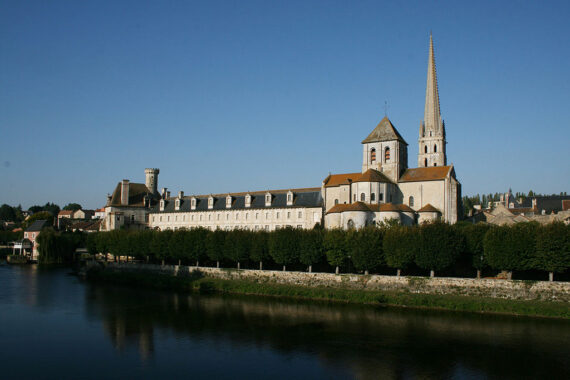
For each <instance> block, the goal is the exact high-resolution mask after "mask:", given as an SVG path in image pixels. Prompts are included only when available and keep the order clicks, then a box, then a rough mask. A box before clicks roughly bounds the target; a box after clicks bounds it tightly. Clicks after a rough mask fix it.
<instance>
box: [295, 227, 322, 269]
mask: <svg viewBox="0 0 570 380" xmlns="http://www.w3.org/2000/svg"><path fill="white" fill-rule="evenodd" d="M323 235H324V232H323V230H322V229H320V228H314V229H312V230H308V231H301V232H300V239H301V241H300V242H299V248H300V251H299V262H300V263H301V264H304V265H307V266H309V265H314V264H317V263H319V262H320V261H321V260H322V259H323V256H324V250H323Z"/></svg>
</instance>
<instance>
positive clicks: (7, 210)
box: [0, 204, 16, 221]
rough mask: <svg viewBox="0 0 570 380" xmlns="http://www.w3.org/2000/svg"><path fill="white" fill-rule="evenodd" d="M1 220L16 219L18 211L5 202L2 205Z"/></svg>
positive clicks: (0, 210)
mask: <svg viewBox="0 0 570 380" xmlns="http://www.w3.org/2000/svg"><path fill="white" fill-rule="evenodd" d="M0 220H4V221H15V220H16V211H15V210H14V208H13V207H12V206H9V205H7V204H3V205H2V206H0Z"/></svg>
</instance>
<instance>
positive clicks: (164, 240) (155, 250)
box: [150, 230, 172, 261]
mask: <svg viewBox="0 0 570 380" xmlns="http://www.w3.org/2000/svg"><path fill="white" fill-rule="evenodd" d="M171 236H172V231H170V230H166V231H154V233H153V236H152V240H151V242H150V252H151V253H152V257H153V259H154V260H156V261H162V260H166V259H168V257H169V252H170V249H169V246H168V242H169V241H170V237H171Z"/></svg>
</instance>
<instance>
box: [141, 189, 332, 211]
mask: <svg viewBox="0 0 570 380" xmlns="http://www.w3.org/2000/svg"><path fill="white" fill-rule="evenodd" d="M271 194H272V200H271V206H265V193H262V194H261V193H258V192H256V193H255V194H251V207H247V208H246V207H245V195H239V196H232V207H231V208H226V197H225V196H223V195H218V196H214V207H213V208H212V209H209V208H208V196H204V195H201V196H197V197H196V209H195V210H191V207H190V205H191V198H192V197H184V198H182V203H181V204H180V209H179V210H175V207H174V206H175V202H176V199H177V198H176V197H171V198H169V199H167V200H166V204H165V205H164V211H160V204H159V205H157V206H155V207H153V208H152V209H151V210H150V212H151V213H167V212H169V213H170V212H200V211H224V210H251V209H271V208H295V207H303V208H308V207H323V198H322V196H321V192H320V191H316V190H315V191H306V192H298V193H296V192H294V191H293V204H292V205H291V206H287V192H279V193H271Z"/></svg>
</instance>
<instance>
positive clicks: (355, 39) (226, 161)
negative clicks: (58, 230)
mask: <svg viewBox="0 0 570 380" xmlns="http://www.w3.org/2000/svg"><path fill="white" fill-rule="evenodd" d="M569 15H570V2H568V1H561V2H554V1H551V2H531V1H525V2H507V1H501V2H496V1H491V2H485V1H480V2H433V3H432V2H427V1H418V2H388V1H386V2H380V1H370V2H367V1H352V2H348V1H290V0H289V1H200V2H190V1H160V2H159V1H153V2H143V1H81V2H78V1H49V2H46V1H5V0H2V1H0V146H1V150H0V203H8V204H13V205H16V204H22V206H24V207H29V206H31V205H33V204H44V203H46V202H48V201H50V202H56V203H58V204H60V205H62V206H63V205H64V204H66V203H69V202H78V203H81V204H83V205H84V206H85V207H88V208H95V207H101V206H103V205H104V202H105V199H106V194H107V193H109V192H112V191H113V189H114V187H115V185H116V184H117V182H118V181H120V180H121V179H123V178H128V179H130V180H131V181H134V182H144V169H145V168H146V167H158V168H160V170H161V173H160V176H159V187H168V188H169V189H170V190H171V191H172V192H173V193H174V192H177V191H178V190H184V191H185V193H186V194H207V193H223V192H230V191H232V192H236V191H254V190H265V189H276V188H295V187H313V186H320V184H321V181H322V179H324V178H325V177H326V176H327V175H328V173H329V172H333V173H342V172H354V171H359V170H360V167H361V159H362V153H361V144H360V141H362V139H364V138H365V137H366V136H367V135H368V133H369V132H370V131H371V130H372V129H373V128H374V127H375V126H376V124H377V123H378V122H379V121H380V119H381V118H382V117H383V116H384V102H385V101H386V102H388V104H389V108H388V116H389V117H390V119H391V120H392V122H393V123H394V124H395V126H396V127H397V128H398V130H399V131H400V133H401V134H402V136H403V137H404V138H405V139H406V140H407V142H408V143H409V148H408V149H409V156H410V159H409V166H410V167H416V166H417V151H418V145H417V139H418V129H419V123H420V120H421V119H422V117H423V110H424V97H425V85H426V83H425V82H426V70H427V57H428V42H429V32H430V30H431V31H433V36H434V42H435V54H436V64H437V70H438V80H439V91H440V101H441V111H442V116H443V118H444V120H445V122H446V127H447V141H448V148H447V149H448V162H450V163H453V164H454V165H455V168H456V173H457V176H458V178H459V180H460V181H461V182H462V184H463V193H464V194H475V193H483V192H484V193H488V192H496V191H506V190H507V189H508V188H509V187H512V188H513V191H528V190H529V189H532V190H534V191H535V192H543V193H553V192H556V193H558V192H560V191H570V157H569V155H570V154H569V151H570V137H569V134H568V129H569V126H570V125H569V124H570V70H569V67H570V23H569V22H568V16H569Z"/></svg>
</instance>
